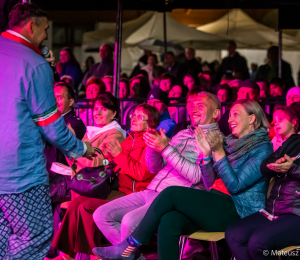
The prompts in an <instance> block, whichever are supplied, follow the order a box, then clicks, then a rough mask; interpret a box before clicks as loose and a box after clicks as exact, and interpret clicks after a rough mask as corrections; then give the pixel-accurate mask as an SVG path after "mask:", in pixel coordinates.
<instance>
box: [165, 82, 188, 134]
mask: <svg viewBox="0 0 300 260" xmlns="http://www.w3.org/2000/svg"><path fill="white" fill-rule="evenodd" d="M188 90H189V89H188V88H187V86H185V85H175V86H174V87H173V88H172V89H171V90H170V92H169V98H180V97H186V95H187V93H188ZM177 103H182V101H181V102H178V101H177V100H170V103H169V104H177ZM168 111H169V113H170V117H171V118H172V119H173V120H174V121H175V122H176V123H177V124H178V123H183V122H185V121H186V117H187V116H186V108H185V107H169V108H168ZM173 134H174V133H173Z"/></svg>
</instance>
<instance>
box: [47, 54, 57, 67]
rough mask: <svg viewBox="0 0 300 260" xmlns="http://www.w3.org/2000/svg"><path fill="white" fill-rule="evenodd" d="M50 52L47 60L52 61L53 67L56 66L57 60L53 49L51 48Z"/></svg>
mask: <svg viewBox="0 0 300 260" xmlns="http://www.w3.org/2000/svg"><path fill="white" fill-rule="evenodd" d="M49 54H50V57H49V58H46V61H48V62H49V63H50V65H51V67H56V62H55V57H54V54H53V51H51V50H49Z"/></svg>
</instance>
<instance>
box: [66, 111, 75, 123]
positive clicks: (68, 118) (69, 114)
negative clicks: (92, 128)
mask: <svg viewBox="0 0 300 260" xmlns="http://www.w3.org/2000/svg"><path fill="white" fill-rule="evenodd" d="M73 116H76V114H75V111H74V109H73V108H72V109H71V110H70V111H69V112H67V113H66V114H64V115H63V118H64V120H65V122H68V121H69V120H70V118H72V117H73Z"/></svg>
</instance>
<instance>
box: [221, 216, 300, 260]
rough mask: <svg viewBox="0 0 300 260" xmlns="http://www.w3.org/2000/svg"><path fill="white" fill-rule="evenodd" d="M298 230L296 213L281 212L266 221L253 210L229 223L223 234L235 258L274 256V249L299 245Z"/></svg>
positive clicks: (262, 259)
mask: <svg viewBox="0 0 300 260" xmlns="http://www.w3.org/2000/svg"><path fill="white" fill-rule="evenodd" d="M299 234H300V217H299V216H297V215H294V214H284V215H282V216H280V217H279V218H278V219H275V220H273V221H270V220H269V219H267V218H266V217H265V216H263V215H262V214H261V213H259V212H256V213H254V214H252V215H250V216H248V217H245V218H243V219H241V220H239V221H237V222H236V223H234V224H233V225H232V226H230V227H229V228H228V229H227V230H226V233H225V238H226V242H227V244H228V246H229V247H230V249H231V251H232V253H233V254H234V256H235V258H236V259H237V260H252V259H255V260H268V259H274V260H275V259H276V260H278V256H276V253H275V250H278V251H279V250H281V249H283V248H286V247H288V246H293V245H299V244H300V235H299ZM272 250H273V251H272ZM290 253H294V252H290ZM298 253H299V252H298Z"/></svg>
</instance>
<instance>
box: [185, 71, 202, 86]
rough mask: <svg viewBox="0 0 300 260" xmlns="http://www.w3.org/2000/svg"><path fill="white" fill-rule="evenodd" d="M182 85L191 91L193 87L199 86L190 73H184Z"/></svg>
mask: <svg viewBox="0 0 300 260" xmlns="http://www.w3.org/2000/svg"><path fill="white" fill-rule="evenodd" d="M183 84H184V85H185V86H187V87H188V89H189V90H192V89H193V88H194V87H196V86H199V84H200V83H199V78H198V77H197V76H196V75H194V74H191V73H186V74H185V75H184V77H183Z"/></svg>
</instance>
